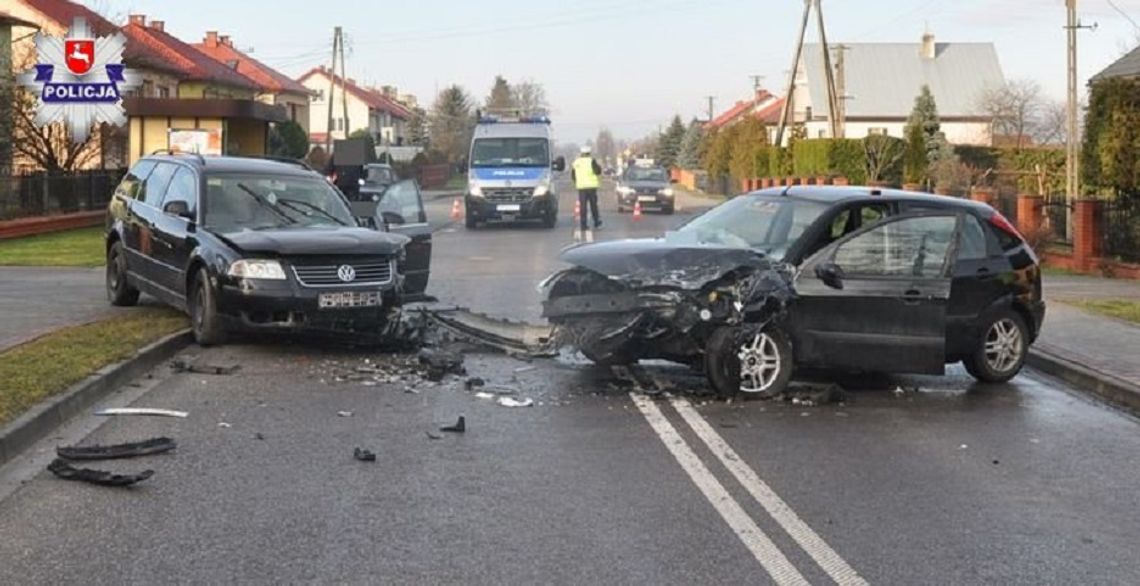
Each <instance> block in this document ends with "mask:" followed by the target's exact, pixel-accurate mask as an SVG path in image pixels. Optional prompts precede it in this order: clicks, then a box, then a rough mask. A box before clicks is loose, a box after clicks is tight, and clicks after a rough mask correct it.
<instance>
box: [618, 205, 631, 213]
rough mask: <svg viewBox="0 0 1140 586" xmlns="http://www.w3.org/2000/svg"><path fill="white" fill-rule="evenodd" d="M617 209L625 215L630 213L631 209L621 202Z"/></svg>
mask: <svg viewBox="0 0 1140 586" xmlns="http://www.w3.org/2000/svg"><path fill="white" fill-rule="evenodd" d="M617 208H618V213H619V214H624V213H626V212H628V211H629V209H627V208H626V207H625V206H623V205H621V202H618V204H617Z"/></svg>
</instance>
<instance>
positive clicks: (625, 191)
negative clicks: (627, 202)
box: [617, 185, 637, 195]
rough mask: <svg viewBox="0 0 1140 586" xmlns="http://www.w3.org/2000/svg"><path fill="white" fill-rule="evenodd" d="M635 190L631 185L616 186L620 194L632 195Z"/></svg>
mask: <svg viewBox="0 0 1140 586" xmlns="http://www.w3.org/2000/svg"><path fill="white" fill-rule="evenodd" d="M636 191H637V190H636V189H634V188H632V187H626V186H624V185H621V186H618V188H617V192H618V193H620V194H622V195H633V194H634V193H635V192H636Z"/></svg>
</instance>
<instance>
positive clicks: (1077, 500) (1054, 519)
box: [0, 198, 1140, 585]
mask: <svg viewBox="0 0 1140 586" xmlns="http://www.w3.org/2000/svg"><path fill="white" fill-rule="evenodd" d="M605 201H609V199H608V198H606V199H605ZM686 203H687V204H695V203H696V202H686ZM450 206H451V201H449V200H446V201H440V202H435V203H433V205H432V210H431V213H432V214H433V215H434V216H439V214H438V212H439V211H440V210H443V213H444V215H446V211H449V210H450ZM610 207H611V208H612V206H610ZM564 209H565V211H566V213H565V214H564V216H565V217H566V218H565V219H564V220H563V221H562V222H561V224H560V225H559V227H558V228H557V229H555V230H543V229H541V228H533V229H513V228H512V229H499V228H492V229H487V230H480V231H478V232H474V233H472V232H467V231H466V230H464V229H463V228H462V227H459V228H458V229H456V230H454V231H449V230H450V229H449V228H447V227H446V220H441V221H440V227H441V230H440V232H438V233H437V239H436V247H437V248H436V257H435V271H434V274H433V281H432V285H431V287H430V288H429V291H431V292H433V293H434V294H436V295H437V296H439V297H440V298H441V299H442V300H443V301H444V302H448V303H462V304H464V305H468V306H471V307H473V308H475V309H479V310H483V311H488V312H492V313H496V314H499V315H504V316H511V317H516V318H535V317H536V316H537V314H538V296H537V292H536V291H535V290H534V284H535V283H536V282H537V281H538V280H540V279H541V278H542V277H544V276H545V275H546V274H548V273H549V272H550V271H552V270H554V269H556V268H557V267H558V263H557V261H556V259H555V253H556V252H557V251H558V250H559V248H561V247H562V246H564V245H565V244H567V243H568V242H569V240H570V234H571V226H570V222H569V218H568V216H569V210H570V209H572V204H570V205H569V206H567V207H566V208H564ZM686 209H687V210H688V209H692V208H690V207H686ZM684 219H685V216H684V215H680V216H674V217H664V216H654V215H646V216H645V218H644V219H642V220H641V221H640V222H637V223H634V222H633V221H632V219H631V218H630V217H628V216H617V215H616V214H614V213H612V212H611V213H609V214H608V215H607V217H606V227H605V229H604V230H603V231H602V232H600V233H599V234H598V236H599V237H606V238H614V237H621V236H625V235H628V234H641V233H652V232H656V231H660V230H662V229H664V228H666V227H668V226H669V225H672V224H674V223H676V222H678V221H683V220H684ZM187 356H188V357H190V356H192V357H195V358H196V359H198V360H200V361H205V362H209V363H213V364H241V365H242V369H241V370H240V371H239V372H238V373H236V374H234V375H232V376H209V375H197V374H188V373H172V372H170V371H169V369H163V370H161V371H159V372H156V373H155V375H154V378H153V379H148V380H143V381H140V382H139V383H138V385H137V386H136V387H128V388H125V389H123V391H122V392H121V393H120V394H118V395H116V396H114V397H111V398H110V399H109V400H108V401H107V403H108V404H111V405H116V406H119V405H126V404H133V405H135V406H147V407H163V408H173V409H184V410H186V411H188V412H189V413H190V416H189V417H188V418H187V419H153V418H152V419H148V418H120V419H114V420H106V421H101V420H97V419H96V418H95V417H81V418H78V419H77V420H75V421H74V422H72V423H71V424H70V425H69V426H67V427H65V428H63V429H61V430H60V432H59V434H58V435H57V436H56V437H55V438H52V440H50V441H48V442H45V443H44V444H43V445H42V446H40V447H39V448H38V449H36V450H33V451H32V453H29V454H27V455H26V456H25V457H23V458H20V459H18V460H17V461H15V462H13V463H12V464H11V465H9V466H7V467H6V468H4V469H0V535H3V539H0V584H58V583H75V582H82V583H89V584H123V583H140V584H149V583H234V582H242V583H265V584H281V583H361V584H363V583H384V584H400V583H460V582H463V583H480V584H483V583H486V584H504V583H509V584H517V583H620V584H634V583H679V584H681V583H683V584H693V583H700V584H711V583H758V584H764V583H780V584H802V583H811V584H828V583H839V584H860V583H872V584H908V585H909V584H1127V583H1135V582H1136V581H1137V577H1138V576H1140V560H1138V559H1137V558H1136V556H1135V554H1134V551H1135V544H1136V543H1137V542H1138V541H1140V507H1138V504H1140V503H1138V500H1140V497H1137V491H1136V487H1137V486H1140V469H1138V468H1137V467H1136V466H1134V465H1133V464H1132V463H1133V462H1134V461H1135V455H1136V454H1137V453H1140V426H1138V425H1137V421H1136V420H1135V419H1134V418H1131V417H1129V416H1126V415H1123V414H1121V413H1118V412H1115V411H1113V410H1110V409H1108V408H1105V407H1103V406H1101V405H1098V404H1095V403H1092V402H1090V401H1087V400H1086V399H1084V398H1082V396H1080V395H1079V394H1077V393H1076V392H1074V391H1073V390H1072V389H1069V388H1066V387H1064V386H1063V385H1061V384H1059V383H1057V382H1056V381H1053V380H1051V379H1048V378H1045V377H1042V376H1039V375H1037V374H1034V373H1026V374H1024V375H1022V376H1021V377H1019V378H1018V379H1016V380H1015V381H1014V382H1013V383H1012V384H1010V385H1005V386H1001V387H995V388H981V387H974V386H972V385H971V383H970V380H969V379H968V378H967V377H966V376H965V375H964V373H963V372H962V371H961V370H960V369H953V370H952V372H951V373H950V375H949V376H947V377H940V378H932V377H920V378H907V379H884V380H859V381H855V380H842V381H839V382H841V383H843V385H844V386H845V388H846V392H845V393H844V394H843V395H842V396H841V399H842V400H841V402H831V403H826V404H823V405H819V406H815V405H805V404H795V403H792V402H781V403H773V402H758V401H748V402H744V403H739V402H737V403H731V404H726V403H723V402H717V401H713V400H711V399H710V398H708V397H707V396H705V395H703V394H702V393H703V392H705V385H704V382H703V380H702V379H701V378H700V377H699V376H696V375H694V374H692V373H690V372H689V371H688V370H686V369H683V368H678V367H674V366H669V365H666V364H657V363H653V364H648V365H645V367H644V368H645V372H646V374H647V375H648V376H649V377H652V378H655V379H657V381H658V386H659V387H664V388H670V389H673V391H674V393H673V398H672V399H661V400H656V401H654V400H649V399H646V398H644V397H642V396H640V395H638V394H637V393H636V392H634V391H635V390H634V389H632V388H630V387H629V386H628V385H626V384H623V383H622V382H621V381H619V380H617V379H615V377H614V375H613V374H612V373H609V372H605V371H601V370H600V369H596V368H593V367H591V366H588V365H583V364H581V363H579V362H577V361H574V360H572V359H563V360H555V361H534V362H523V361H520V360H516V359H513V358H509V357H505V356H495V355H469V356H468V358H467V362H466V368H467V370H468V372H469V373H470V374H471V375H477V376H480V377H482V378H484V379H486V380H487V382H488V384H489V385H492V386H496V387H510V388H513V389H515V390H517V391H518V396H519V397H520V398H531V399H533V400H534V401H535V406H533V407H529V408H507V407H503V406H500V405H498V404H497V403H496V402H495V400H494V399H484V398H479V397H478V396H476V395H475V394H474V393H473V392H472V391H468V390H466V389H465V388H464V385H463V379H462V378H450V379H447V380H445V381H444V382H443V383H441V384H438V385H433V384H428V383H422V382H418V381H412V382H406V381H399V382H388V379H387V376H388V375H384V376H382V377H380V378H381V379H382V380H381V382H379V383H376V384H372V383H373V382H374V381H373V379H371V378H368V380H366V381H357V380H351V379H352V378H360V377H359V376H357V375H359V373H356V369H357V368H358V367H362V368H363V369H364V370H368V369H369V368H372V367H375V366H377V365H379V366H381V367H382V368H389V366H388V365H390V364H391V363H392V361H393V360H397V358H393V357H391V356H380V355H376V354H374V353H371V352H368V351H363V350H353V349H338V348H334V347H330V346H328V345H327V344H321V343H318V342H316V341H306V340H301V341H292V342H289V341H280V340H277V341H242V342H239V343H236V344H233V345H230V346H226V347H223V348H217V349H211V350H208V351H202V350H200V349H197V348H192V349H191V350H189V351H188V352H187ZM365 360H368V361H369V362H367V363H366V362H365ZM354 373H356V374H355V375H354ZM371 376H372V375H366V377H371ZM338 378H340V379H342V380H339V381H338V380H337V379H338ZM366 383H367V384H366ZM899 385H902V386H903V387H907V388H908V389H907V390H905V391H903V392H896V388H897V387H898V386H899ZM910 387H917V390H915V389H913V388H910ZM409 388H410V389H411V390H413V391H415V392H408V389H409ZM485 390H486V389H485ZM631 392H632V393H631ZM342 411H343V412H351V416H348V417H343V416H339V415H338V412H342ZM345 414H348V413H345ZM460 414H463V415H465V416H466V420H467V425H468V429H467V432H466V433H464V434H461V435H460V434H448V433H438V434H437V435H438V437H440V439H432V438H431V437H429V435H428V432H431V433H433V434H435V433H436V430H437V429H438V427H439V426H441V425H446V424H450V423H453V422H454V421H455V419H456V418H457V417H458V416H459V415H460ZM221 424H225V425H221ZM156 435H169V436H171V437H174V438H177V440H178V441H179V448H178V450H177V451H176V452H175V453H172V454H168V455H163V456H156V457H151V458H146V459H140V460H135V461H131V460H128V461H121V462H114V463H108V464H105V465H103V467H105V468H107V469H112V470H115V471H137V470H140V469H142V468H146V467H149V468H153V469H154V470H155V471H156V473H155V476H154V477H153V478H151V479H150V480H148V481H146V482H145V483H143V484H140V485H138V486H136V487H135V488H133V489H129V490H124V489H105V488H99V487H92V486H87V485H81V484H77V483H70V482H64V481H60V480H57V479H55V478H53V477H51V476H50V475H49V474H47V473H44V472H42V470H43V467H44V466H45V465H46V463H47V462H48V461H49V460H50V457H51V449H52V447H53V446H54V445H56V444H70V443H74V442H79V441H82V442H83V443H112V442H119V441H126V440H138V439H144V438H147V437H152V436H156ZM259 438H260V439H259ZM357 446H361V447H366V448H369V449H372V450H373V451H375V452H376V453H377V456H378V458H377V460H378V461H377V462H375V463H363V462H357V461H355V460H353V458H352V450H353V448H354V447H357Z"/></svg>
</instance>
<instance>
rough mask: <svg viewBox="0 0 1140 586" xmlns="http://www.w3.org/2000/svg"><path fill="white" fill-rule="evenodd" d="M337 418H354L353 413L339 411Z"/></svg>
mask: <svg viewBox="0 0 1140 586" xmlns="http://www.w3.org/2000/svg"><path fill="white" fill-rule="evenodd" d="M336 416H337V417H352V411H337V412H336Z"/></svg>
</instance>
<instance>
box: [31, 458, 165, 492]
mask: <svg viewBox="0 0 1140 586" xmlns="http://www.w3.org/2000/svg"><path fill="white" fill-rule="evenodd" d="M48 470H50V471H51V473H52V474H55V475H56V476H57V477H59V478H62V479H64V480H76V481H79V482H87V483H90V484H98V485H100V486H131V485H132V484H137V483H139V482H142V481H144V480H146V479H147V478H150V477H151V476H154V470H143V471H142V472H139V473H138V474H113V473H111V472H107V471H105V470H91V469H88V468H75V467H73V466H72V465H71V464H68V463H67V461H66V460H63V459H60V458H56V459H55V460H53V461H52V463H51V464H48Z"/></svg>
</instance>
